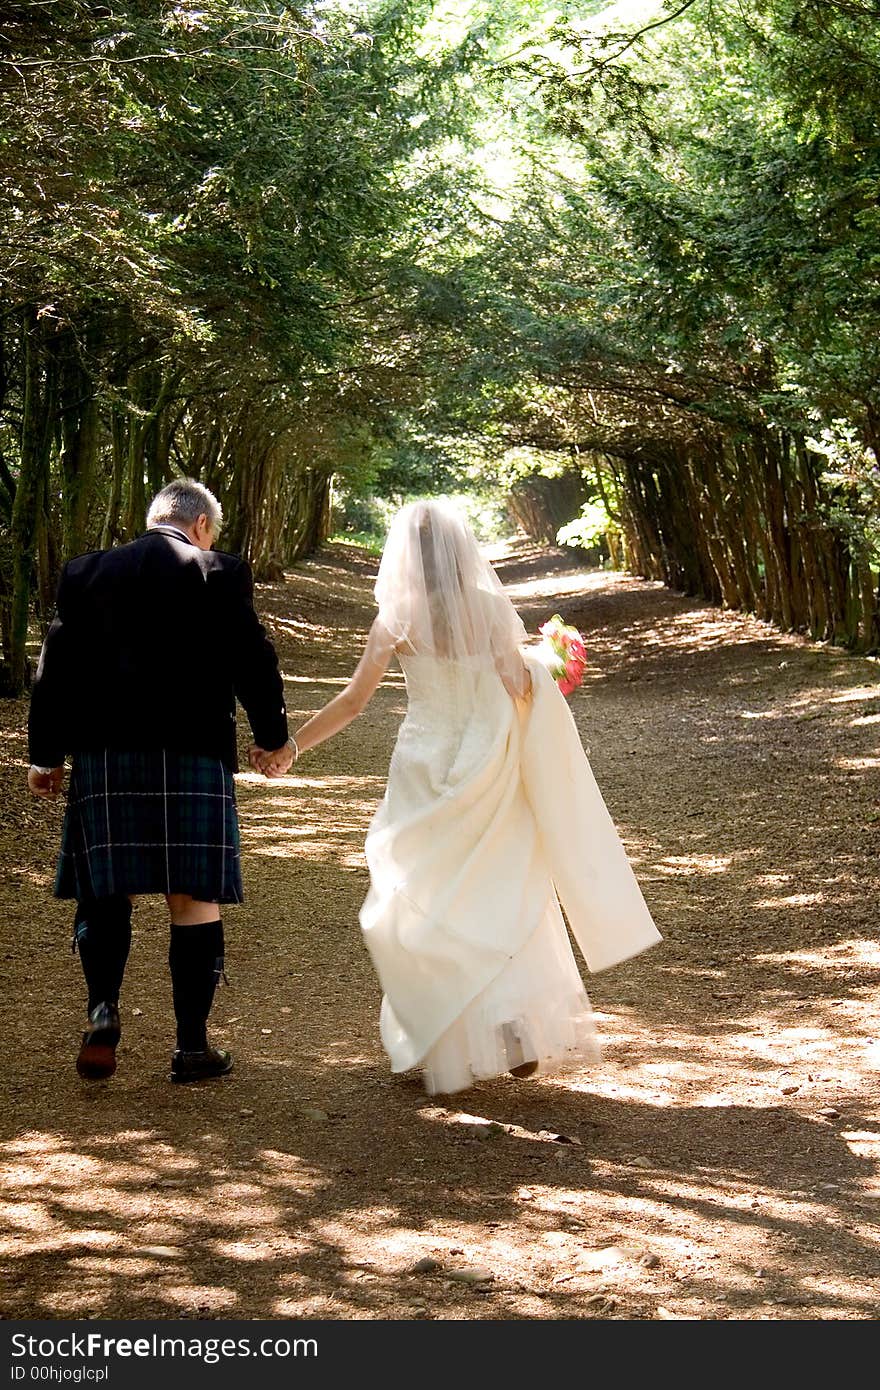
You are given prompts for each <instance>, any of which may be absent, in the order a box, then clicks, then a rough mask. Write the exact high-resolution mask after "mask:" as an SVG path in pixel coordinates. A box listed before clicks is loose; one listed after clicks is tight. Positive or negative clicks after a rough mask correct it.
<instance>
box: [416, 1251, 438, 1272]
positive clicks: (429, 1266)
mask: <svg viewBox="0 0 880 1390" xmlns="http://www.w3.org/2000/svg"><path fill="white" fill-rule="evenodd" d="M441 1268H442V1266H441V1264H440V1261H439V1260H435V1259H432V1257H431V1256H430V1255H424V1256H423V1257H422V1259H420V1260H416V1262H415V1264H414V1265H410V1267H409V1272H410V1274H436V1272H437V1270H438V1269H441Z"/></svg>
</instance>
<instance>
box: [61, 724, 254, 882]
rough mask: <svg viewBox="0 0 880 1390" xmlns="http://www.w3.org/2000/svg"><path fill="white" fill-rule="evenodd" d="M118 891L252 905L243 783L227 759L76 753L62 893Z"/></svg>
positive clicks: (163, 753)
mask: <svg viewBox="0 0 880 1390" xmlns="http://www.w3.org/2000/svg"><path fill="white" fill-rule="evenodd" d="M112 893H130V894H137V893H188V894H190V895H191V896H192V897H194V898H198V899H199V900H200V901H202V902H220V903H239V902H242V901H243V899H244V894H243V891H242V883H241V842H240V838H239V830H238V815H237V812H236V807H235V787H234V783H233V780H232V774H231V772H230V771H229V769H228V768H227V767H226V766H225V764H224V763H223V762H221V761H220V759H219V758H208V757H204V756H202V755H199V754H190V753H177V752H173V751H171V750H162V749H159V750H152V751H147V752H120V751H118V750H115V749H106V750H102V751H98V752H88V753H77V754H75V755H74V758H73V765H72V769H71V775H70V789H69V791H68V798H67V810H66V812H65V816H64V828H63V831H62V836H61V853H60V855H59V858H58V869H57V873H56V875H55V896H56V897H58V898H77V899H82V898H85V897H92V896H93V897H106V896H108V895H109V894H112Z"/></svg>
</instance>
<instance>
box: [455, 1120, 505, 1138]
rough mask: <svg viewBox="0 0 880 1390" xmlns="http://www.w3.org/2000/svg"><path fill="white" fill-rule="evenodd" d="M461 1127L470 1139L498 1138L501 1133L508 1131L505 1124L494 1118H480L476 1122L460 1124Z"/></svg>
mask: <svg viewBox="0 0 880 1390" xmlns="http://www.w3.org/2000/svg"><path fill="white" fill-rule="evenodd" d="M459 1128H460V1129H461V1130H462V1131H463V1132H464V1133H465V1134H466V1135H467V1136H468V1138H469V1139H497V1138H498V1136H499V1135H500V1134H505V1133H506V1130H505V1128H504V1126H503V1125H499V1124H497V1123H496V1122H495V1121H494V1120H478V1121H477V1122H476V1123H474V1124H463V1125H460V1126H459Z"/></svg>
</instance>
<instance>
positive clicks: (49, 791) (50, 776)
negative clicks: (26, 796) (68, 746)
mask: <svg viewBox="0 0 880 1390" xmlns="http://www.w3.org/2000/svg"><path fill="white" fill-rule="evenodd" d="M63 781H64V764H63V763H62V765H61V767H53V768H52V770H51V771H50V772H38V771H37V769H36V768H35V767H32V768H29V769H28V787H29V788H30V790H31V791H32V792H33V794H34V796H44V797H55V796H57V795H58V793H59V792H60V791H61V784H62V782H63Z"/></svg>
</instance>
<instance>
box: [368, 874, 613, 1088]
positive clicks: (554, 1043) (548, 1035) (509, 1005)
mask: <svg viewBox="0 0 880 1390" xmlns="http://www.w3.org/2000/svg"><path fill="white" fill-rule="evenodd" d="M383 1009H384V1010H386V1011H387V1010H390V1005H388V1002H387V1000H386V1001H385V1004H384V1005H383ZM384 1022H385V1023H386V1025H387V1024H388V1022H389V1020H388V1018H387V1017H386V1019H385V1020H384ZM598 1060H599V1047H598V1042H597V1038H596V1030H595V1026H594V1023H593V1016H592V1010H591V1008H590V1001H589V999H588V998H587V994H586V991H585V990H584V986H583V982H582V981H581V977H580V973H579V971H578V967H577V963H576V961H575V958H574V955H573V953H572V949H571V945H570V943H569V939H568V933H567V931H566V927H565V922H564V921H563V918H562V913H561V912H560V910H559V906H558V904H557V902H556V898H555V896H554V897H553V898H552V900H551V902H550V903H549V905H548V907H547V911H546V912H545V913H544V916H543V917H542V918H541V921H540V923H539V925H538V927H537V928H536V930H535V931H534V932H533V934H532V936H531V937H530V939H529V940H528V941H527V943H526V944H525V946H523V947H522V949H521V950H520V951H519V952H518V953H517V955H515V956H514V957H513V959H512V960H511V961H510V962H509V963H508V965H507V966H506V967H505V968H504V969H503V970H502V971H501V972H500V974H498V975H497V976H496V977H495V978H494V979H493V980H492V981H491V983H490V984H489V985H487V987H486V988H485V989H484V990H483V991H482V992H481V993H480V994H478V995H477V996H476V998H475V999H472V1000H471V1002H470V1003H469V1004H467V1005H466V1007H465V1008H464V1010H463V1011H462V1013H460V1014H459V1016H458V1018H457V1019H456V1021H455V1022H454V1023H453V1024H452V1025H451V1027H449V1028H448V1029H447V1030H446V1032H445V1033H443V1034H442V1035H441V1036H440V1037H439V1038H438V1040H437V1042H436V1043H434V1045H433V1046H432V1047H431V1048H430V1050H429V1051H428V1052H427V1053H426V1055H425V1057H424V1058H423V1060H422V1062H421V1070H422V1080H423V1083H424V1086H425V1089H426V1090H427V1092H428V1093H429V1095H438V1094H447V1095H448V1094H452V1093H454V1092H456V1091H463V1090H466V1089H467V1088H468V1087H469V1086H472V1085H473V1084H474V1082H475V1081H485V1080H488V1079H490V1078H491V1077H495V1076H503V1075H505V1074H506V1073H507V1072H509V1071H510V1069H511V1068H512V1067H518V1066H522V1065H523V1064H524V1063H527V1062H535V1063H537V1072H538V1074H558V1073H560V1072H564V1071H568V1070H572V1069H573V1068H577V1067H580V1066H583V1065H585V1064H587V1063H591V1062H596V1061H598Z"/></svg>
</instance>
